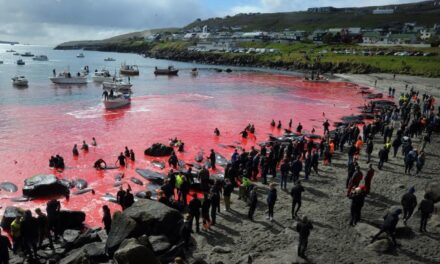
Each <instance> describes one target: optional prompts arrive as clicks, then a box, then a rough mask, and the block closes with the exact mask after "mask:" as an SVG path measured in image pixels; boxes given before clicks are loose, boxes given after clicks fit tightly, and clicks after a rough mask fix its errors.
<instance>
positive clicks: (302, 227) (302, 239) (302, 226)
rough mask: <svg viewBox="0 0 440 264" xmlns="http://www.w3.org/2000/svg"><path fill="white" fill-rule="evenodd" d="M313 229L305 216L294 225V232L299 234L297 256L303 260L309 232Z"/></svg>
mask: <svg viewBox="0 0 440 264" xmlns="http://www.w3.org/2000/svg"><path fill="white" fill-rule="evenodd" d="M312 229H313V225H312V223H311V222H310V221H309V219H308V218H307V216H304V217H303V219H302V220H301V221H300V222H298V224H297V225H296V232H298V233H299V243H298V256H299V257H302V258H305V257H306V250H307V244H308V242H309V236H310V231H311V230H312Z"/></svg>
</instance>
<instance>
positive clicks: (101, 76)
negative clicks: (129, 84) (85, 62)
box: [92, 70, 114, 82]
mask: <svg viewBox="0 0 440 264" xmlns="http://www.w3.org/2000/svg"><path fill="white" fill-rule="evenodd" d="M92 79H93V81H94V82H112V81H113V80H114V76H112V75H111V74H110V72H109V71H108V70H100V71H97V70H96V71H95V72H94V73H93V76H92Z"/></svg>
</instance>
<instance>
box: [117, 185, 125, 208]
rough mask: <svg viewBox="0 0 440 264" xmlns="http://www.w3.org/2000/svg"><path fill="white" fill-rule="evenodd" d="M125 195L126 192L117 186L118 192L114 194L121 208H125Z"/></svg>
mask: <svg viewBox="0 0 440 264" xmlns="http://www.w3.org/2000/svg"><path fill="white" fill-rule="evenodd" d="M125 196H126V192H125V191H124V189H123V188H122V186H121V187H120V188H119V191H118V193H117V194H116V201H117V202H118V204H119V205H120V206H121V208H122V210H125Z"/></svg>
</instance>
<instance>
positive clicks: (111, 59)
mask: <svg viewBox="0 0 440 264" xmlns="http://www.w3.org/2000/svg"><path fill="white" fill-rule="evenodd" d="M104 61H115V59H113V58H111V57H108V58H105V59H104Z"/></svg>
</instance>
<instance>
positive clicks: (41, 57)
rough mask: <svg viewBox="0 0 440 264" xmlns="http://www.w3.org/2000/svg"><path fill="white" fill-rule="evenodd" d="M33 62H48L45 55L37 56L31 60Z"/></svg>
mask: <svg viewBox="0 0 440 264" xmlns="http://www.w3.org/2000/svg"><path fill="white" fill-rule="evenodd" d="M32 59H33V60H34V61H48V60H49V58H48V57H47V56H46V55H38V56H35V57H33V58H32Z"/></svg>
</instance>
